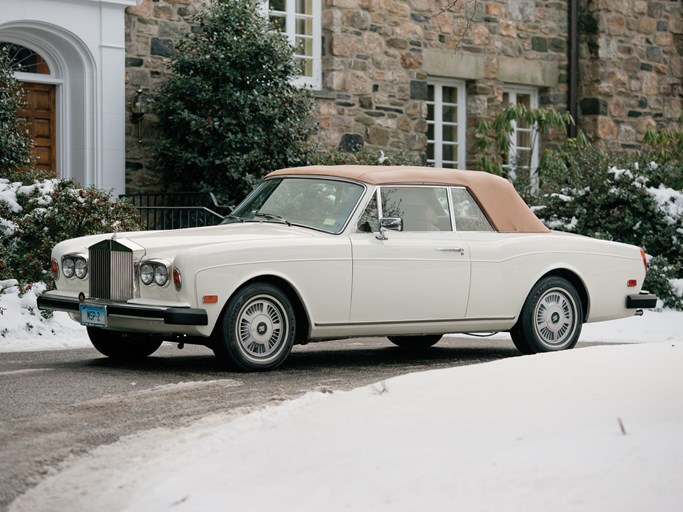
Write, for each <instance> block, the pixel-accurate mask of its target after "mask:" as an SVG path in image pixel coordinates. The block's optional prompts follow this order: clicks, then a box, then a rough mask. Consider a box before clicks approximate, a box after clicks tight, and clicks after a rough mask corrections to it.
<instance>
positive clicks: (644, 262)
mask: <svg viewBox="0 0 683 512" xmlns="http://www.w3.org/2000/svg"><path fill="white" fill-rule="evenodd" d="M640 256H641V258H643V265H645V272H646V273H647V271H648V270H649V269H648V267H647V254H645V251H644V250H643V249H640Z"/></svg>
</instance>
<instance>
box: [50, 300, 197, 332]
mask: <svg viewBox="0 0 683 512" xmlns="http://www.w3.org/2000/svg"><path fill="white" fill-rule="evenodd" d="M82 303H83V304H93V305H101V306H107V315H108V316H110V317H125V318H134V319H140V320H162V321H163V322H164V323H165V324H168V325H208V324H209V319H208V316H207V314H206V311H205V310H203V309H195V308H189V307H187V308H186V307H180V308H179V307H167V306H144V305H140V304H129V303H126V302H113V301H99V300H92V299H85V301H83V302H82ZM80 305H81V301H79V300H78V299H77V298H75V297H67V296H64V295H51V294H50V292H47V293H45V294H43V295H41V296H40V297H38V309H49V310H53V311H65V312H67V313H78V312H79V310H80Z"/></svg>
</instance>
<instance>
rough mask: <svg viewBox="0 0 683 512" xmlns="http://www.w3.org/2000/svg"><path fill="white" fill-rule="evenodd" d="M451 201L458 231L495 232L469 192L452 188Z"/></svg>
mask: <svg viewBox="0 0 683 512" xmlns="http://www.w3.org/2000/svg"><path fill="white" fill-rule="evenodd" d="M451 199H452V200H453V213H454V215H455V229H456V231H493V228H492V227H491V223H490V222H489V221H488V219H487V218H486V215H484V212H483V211H482V210H481V208H480V207H479V204H477V201H475V199H474V198H473V197H472V196H471V195H470V193H469V191H468V190H466V189H464V188H451Z"/></svg>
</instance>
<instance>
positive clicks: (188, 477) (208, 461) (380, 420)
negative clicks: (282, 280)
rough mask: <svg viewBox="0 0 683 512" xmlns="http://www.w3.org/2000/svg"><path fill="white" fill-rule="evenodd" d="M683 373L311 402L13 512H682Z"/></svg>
mask: <svg viewBox="0 0 683 512" xmlns="http://www.w3.org/2000/svg"><path fill="white" fill-rule="evenodd" d="M679 340H680V336H679ZM681 368H683V342H681V341H679V342H675V343H674V342H665V343H652V344H637V345H636V344H631V345H622V346H615V345H612V346H600V347H590V348H585V349H581V350H573V351H569V352H565V353H555V354H543V355H536V356H527V357H518V358H514V359H505V360H501V361H497V362H493V363H487V364H482V365H474V366H466V367H458V368H451V369H446V370H434V371H428V372H423V373H417V374H411V375H406V376H403V377H397V378H393V379H389V380H387V381H384V382H381V383H378V384H375V385H372V386H368V387H364V388H360V389H356V390H354V391H351V392H335V393H332V394H320V393H309V394H307V395H305V396H304V397H302V398H300V399H298V400H294V401H290V402H286V403H284V404H283V405H280V406H273V407H269V408H266V409H263V410H261V411H258V412H254V413H251V414H248V415H246V416H242V417H238V418H234V417H229V416H215V417H211V418H206V419H204V420H203V421H200V422H199V423H197V424H195V425H194V426H192V427H189V428H186V429H182V430H175V431H169V430H161V429H159V430H154V431H150V432H147V433H143V434H141V435H137V436H130V437H128V438H125V439H122V440H121V441H119V442H117V443H114V444H113V445H109V446H104V447H100V448H98V449H96V450H95V451H94V452H92V453H90V454H88V455H87V456H85V457H81V458H79V459H76V460H74V461H72V462H71V464H69V465H68V466H67V467H66V469H64V470H63V471H61V472H59V473H57V474H56V475H55V476H52V477H49V478H48V479H47V480H45V481H43V482H42V483H41V484H39V485H38V487H36V488H34V489H33V490H31V491H29V492H28V493H27V494H26V495H24V496H23V497H21V498H19V499H18V500H17V501H16V502H15V503H14V504H13V506H11V507H10V512H24V511H31V512H34V511H38V510H50V511H67V510H68V511H70V512H81V511H82V512H85V511H91V510H102V509H104V510H112V511H126V512H138V511H139V512H154V511H174V512H175V511H178V512H183V511H192V512H196V511H213V510H216V511H218V510H227V509H234V510H249V511H261V510H263V511H266V510H268V511H272V510H296V511H303V512H305V511H316V512H318V511H321V510H324V511H326V512H334V511H379V512H381V511H391V512H396V511H399V512H400V511H411V512H413V511H415V510H423V511H441V510H466V511H479V510H481V511H495V510H508V511H517V510H519V511H525V512H529V511H547V510H553V511H555V512H558V511H559V512H562V511H580V510H587V511H596V510H600V511H619V512H626V511H642V510H657V511H678V510H680V507H681V504H683V486H681V485H680V483H681V474H683V400H681V396H682V395H683V372H681Z"/></svg>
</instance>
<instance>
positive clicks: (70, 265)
mask: <svg viewBox="0 0 683 512" xmlns="http://www.w3.org/2000/svg"><path fill="white" fill-rule="evenodd" d="M75 267H76V262H75V261H74V260H73V258H69V257H67V258H64V259H62V272H63V273H64V277H66V278H67V279H70V278H72V277H73V276H74V271H75Z"/></svg>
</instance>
